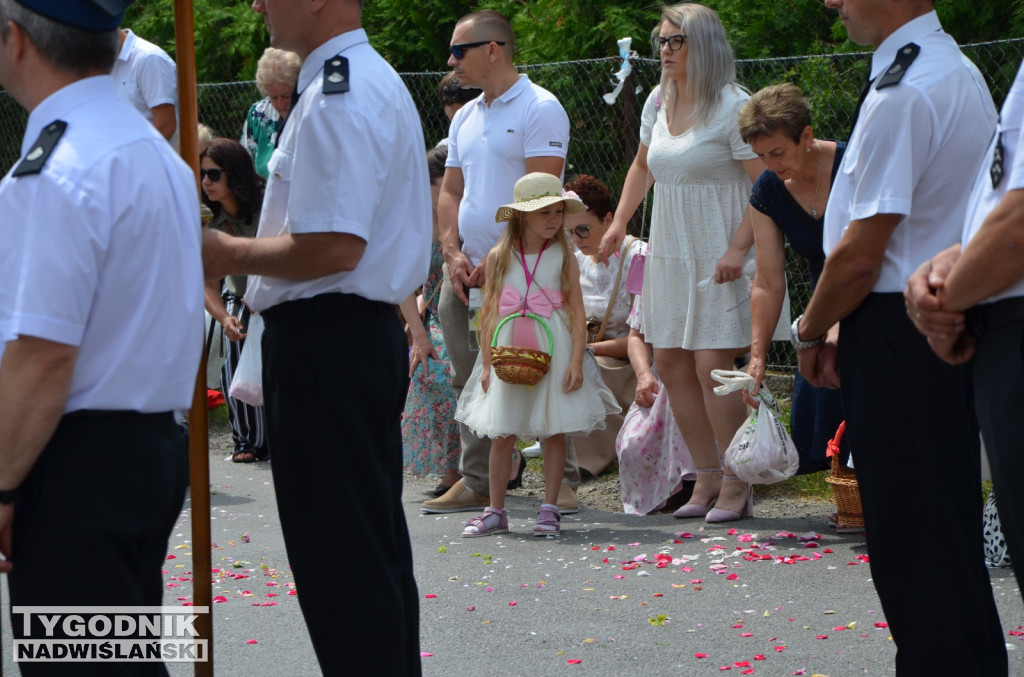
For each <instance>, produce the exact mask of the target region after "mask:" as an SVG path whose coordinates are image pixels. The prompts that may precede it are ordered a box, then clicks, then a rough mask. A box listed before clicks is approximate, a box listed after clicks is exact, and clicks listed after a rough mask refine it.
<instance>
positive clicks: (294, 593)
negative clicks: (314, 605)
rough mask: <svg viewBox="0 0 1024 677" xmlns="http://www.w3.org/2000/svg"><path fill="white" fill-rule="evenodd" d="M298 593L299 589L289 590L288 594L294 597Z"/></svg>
mask: <svg viewBox="0 0 1024 677" xmlns="http://www.w3.org/2000/svg"><path fill="white" fill-rule="evenodd" d="M297 594H299V593H298V591H297V590H289V591H288V595H289V596H292V597H294V596H295V595H297Z"/></svg>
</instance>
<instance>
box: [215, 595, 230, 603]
mask: <svg viewBox="0 0 1024 677" xmlns="http://www.w3.org/2000/svg"><path fill="white" fill-rule="evenodd" d="M226 601H228V598H227V597H225V596H224V595H217V596H216V597H214V598H213V603H214V604H220V603H221V602H226Z"/></svg>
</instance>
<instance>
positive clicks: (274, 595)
mask: <svg viewBox="0 0 1024 677" xmlns="http://www.w3.org/2000/svg"><path fill="white" fill-rule="evenodd" d="M266 596H267V597H277V593H276V592H268V593H267V594H266Z"/></svg>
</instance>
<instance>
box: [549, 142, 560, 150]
mask: <svg viewBox="0 0 1024 677" xmlns="http://www.w3.org/2000/svg"><path fill="white" fill-rule="evenodd" d="M548 145H549V146H551V147H552V148H561V147H562V142H561V141H548Z"/></svg>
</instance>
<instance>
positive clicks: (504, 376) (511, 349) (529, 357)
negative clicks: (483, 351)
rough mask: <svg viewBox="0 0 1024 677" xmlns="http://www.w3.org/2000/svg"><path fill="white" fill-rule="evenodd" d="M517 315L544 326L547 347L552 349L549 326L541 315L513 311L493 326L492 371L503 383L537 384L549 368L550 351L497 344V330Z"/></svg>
mask: <svg viewBox="0 0 1024 677" xmlns="http://www.w3.org/2000/svg"><path fill="white" fill-rule="evenodd" d="M517 317H529V318H531V319H532V320H534V321H535V322H538V323H539V324H540V326H542V327H543V328H544V331H545V332H546V333H547V337H548V349H549V351H550V350H553V349H554V344H553V342H552V337H551V328H550V327H548V323H547V322H545V321H544V319H543V318H542V317H539V316H537V315H534V314H533V313H526V314H525V315H523V314H522V313H513V314H511V315H508V316H506V317H504V318H502V320H501V322H499V323H498V326H497V327H495V328H494V338H493V339H491V366H492V367H494V373H495V374H496V375H497V377H498V378H500V379H501V380H502V381H504V382H505V383H510V384H512V385H526V386H532V385H537V383H539V382H540V380H541V379H542V378H544V375H545V374H547V373H548V369H550V368H551V352H544V351H543V350H538V349H536V348H524V347H522V346H499V345H498V332H499V331H501V328H502V327H503V326H505V324H506V323H507V322H509V321H510V320H514V319H516V318H517Z"/></svg>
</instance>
